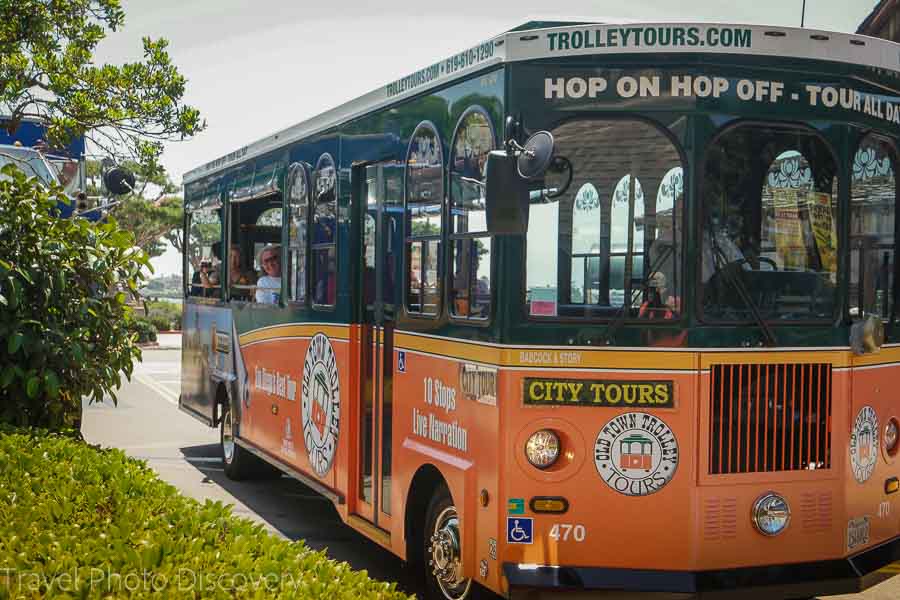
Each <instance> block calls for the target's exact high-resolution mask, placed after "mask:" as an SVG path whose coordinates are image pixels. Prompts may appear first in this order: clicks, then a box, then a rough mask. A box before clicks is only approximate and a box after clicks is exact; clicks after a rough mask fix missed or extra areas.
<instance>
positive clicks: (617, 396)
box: [523, 377, 675, 408]
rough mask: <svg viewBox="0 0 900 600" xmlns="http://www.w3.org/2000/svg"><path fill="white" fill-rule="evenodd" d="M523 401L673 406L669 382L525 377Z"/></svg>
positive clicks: (578, 404) (575, 404)
mask: <svg viewBox="0 0 900 600" xmlns="http://www.w3.org/2000/svg"><path fill="white" fill-rule="evenodd" d="M523 401H524V402H525V404H538V405H541V404H556V405H565V406H608V407H619V408H634V407H642V408H673V407H674V406H675V403H674V393H673V384H672V382H671V381H659V380H653V381H634V380H621V381H620V380H607V379H547V378H534V377H526V378H525V385H524V387H523Z"/></svg>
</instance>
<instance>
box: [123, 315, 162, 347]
mask: <svg viewBox="0 0 900 600" xmlns="http://www.w3.org/2000/svg"><path fill="white" fill-rule="evenodd" d="M128 328H129V329H130V330H131V331H132V332H134V333H136V334H137V343H138V344H146V343H148V342H155V341H156V334H157V333H159V332H158V331H157V330H156V325H154V324H153V323H151V322H150V320H149V319H147V318H146V317H131V319H130V321H129V323H128Z"/></svg>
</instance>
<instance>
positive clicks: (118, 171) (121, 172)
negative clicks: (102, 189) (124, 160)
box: [103, 167, 135, 196]
mask: <svg viewBox="0 0 900 600" xmlns="http://www.w3.org/2000/svg"><path fill="white" fill-rule="evenodd" d="M134 184H135V179H134V173H132V172H131V171H129V170H128V169H124V168H122V167H113V168H111V169H109V170H108V171H106V172H105V173H104V174H103V185H105V186H106V189H107V191H109V193H110V194H112V195H113V196H122V195H124V194H129V193H131V192H133V191H134Z"/></svg>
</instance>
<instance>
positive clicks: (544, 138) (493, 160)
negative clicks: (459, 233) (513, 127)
mask: <svg viewBox="0 0 900 600" xmlns="http://www.w3.org/2000/svg"><path fill="white" fill-rule="evenodd" d="M507 129H508V130H509V129H510V125H509V122H507ZM506 147H507V148H508V149H509V150H508V151H500V150H495V151H492V152H490V153H489V154H488V160H487V169H486V171H485V204H486V209H487V228H488V231H490V232H491V233H494V234H501V235H502V234H517V235H523V234H524V233H525V232H527V231H528V209H529V206H530V204H531V193H530V192H529V185H528V182H529V181H531V180H534V179H538V178H540V177H542V176H543V175H544V173H545V172H546V171H547V168H548V167H549V166H550V164H551V162H552V161H553V150H554V142H553V135H552V134H551V133H550V132H549V131H538V132H537V133H535V134H533V135H532V136H531V137H529V138H528V141H526V142H525V145H524V146H520V145H519V144H518V142H516V141H515V139H510V140H508V141H507V143H506Z"/></svg>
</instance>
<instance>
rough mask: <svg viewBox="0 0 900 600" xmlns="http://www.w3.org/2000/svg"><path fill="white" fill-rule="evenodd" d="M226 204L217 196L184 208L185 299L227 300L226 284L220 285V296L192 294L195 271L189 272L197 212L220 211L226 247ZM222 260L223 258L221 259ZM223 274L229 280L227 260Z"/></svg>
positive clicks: (183, 267) (183, 262)
mask: <svg viewBox="0 0 900 600" xmlns="http://www.w3.org/2000/svg"><path fill="white" fill-rule="evenodd" d="M224 208H225V205H224V204H223V203H222V200H221V196H219V197H217V199H216V200H215V201H214V202H204V203H203V204H201V205H199V206H195V207H191V206H189V205H186V206H185V210H184V234H185V235H184V238H185V248H184V250H185V252H184V255H183V261H182V283H183V287H184V290H183V293H184V299H185V301H191V302H197V301H198V300H199V301H200V302H201V303H209V302H210V301H212V302H216V303H223V302H226V296H225V286H224V285H221V284H220V285H219V294H218V296H194V295H193V294H191V288H192V287H193V283H192V280H193V277H194V275H193V273H190V275H189V274H188V273H189V271H190V268H191V266H190V265H191V259H190V256H191V253H190V248H191V245H190V240H191V227H192V225H193V221H194V219H193V216H194V214H195V213H200V212H210V213H211V212H218V213H219V239H218V242H219V244H220V245H221V246H222V247H223V248H224V247H225V241H224V238H225V237H227V235H225V234H226V233H227V225H226V213H227V212H228V211H226V210H224ZM220 260H221V259H220ZM222 265H223V266H222V276H224V277H225V278H226V280H227V277H228V275H227V273H225V270H226V269H227V268H228V266H227V264H226V261H225V260H223V261H222Z"/></svg>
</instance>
